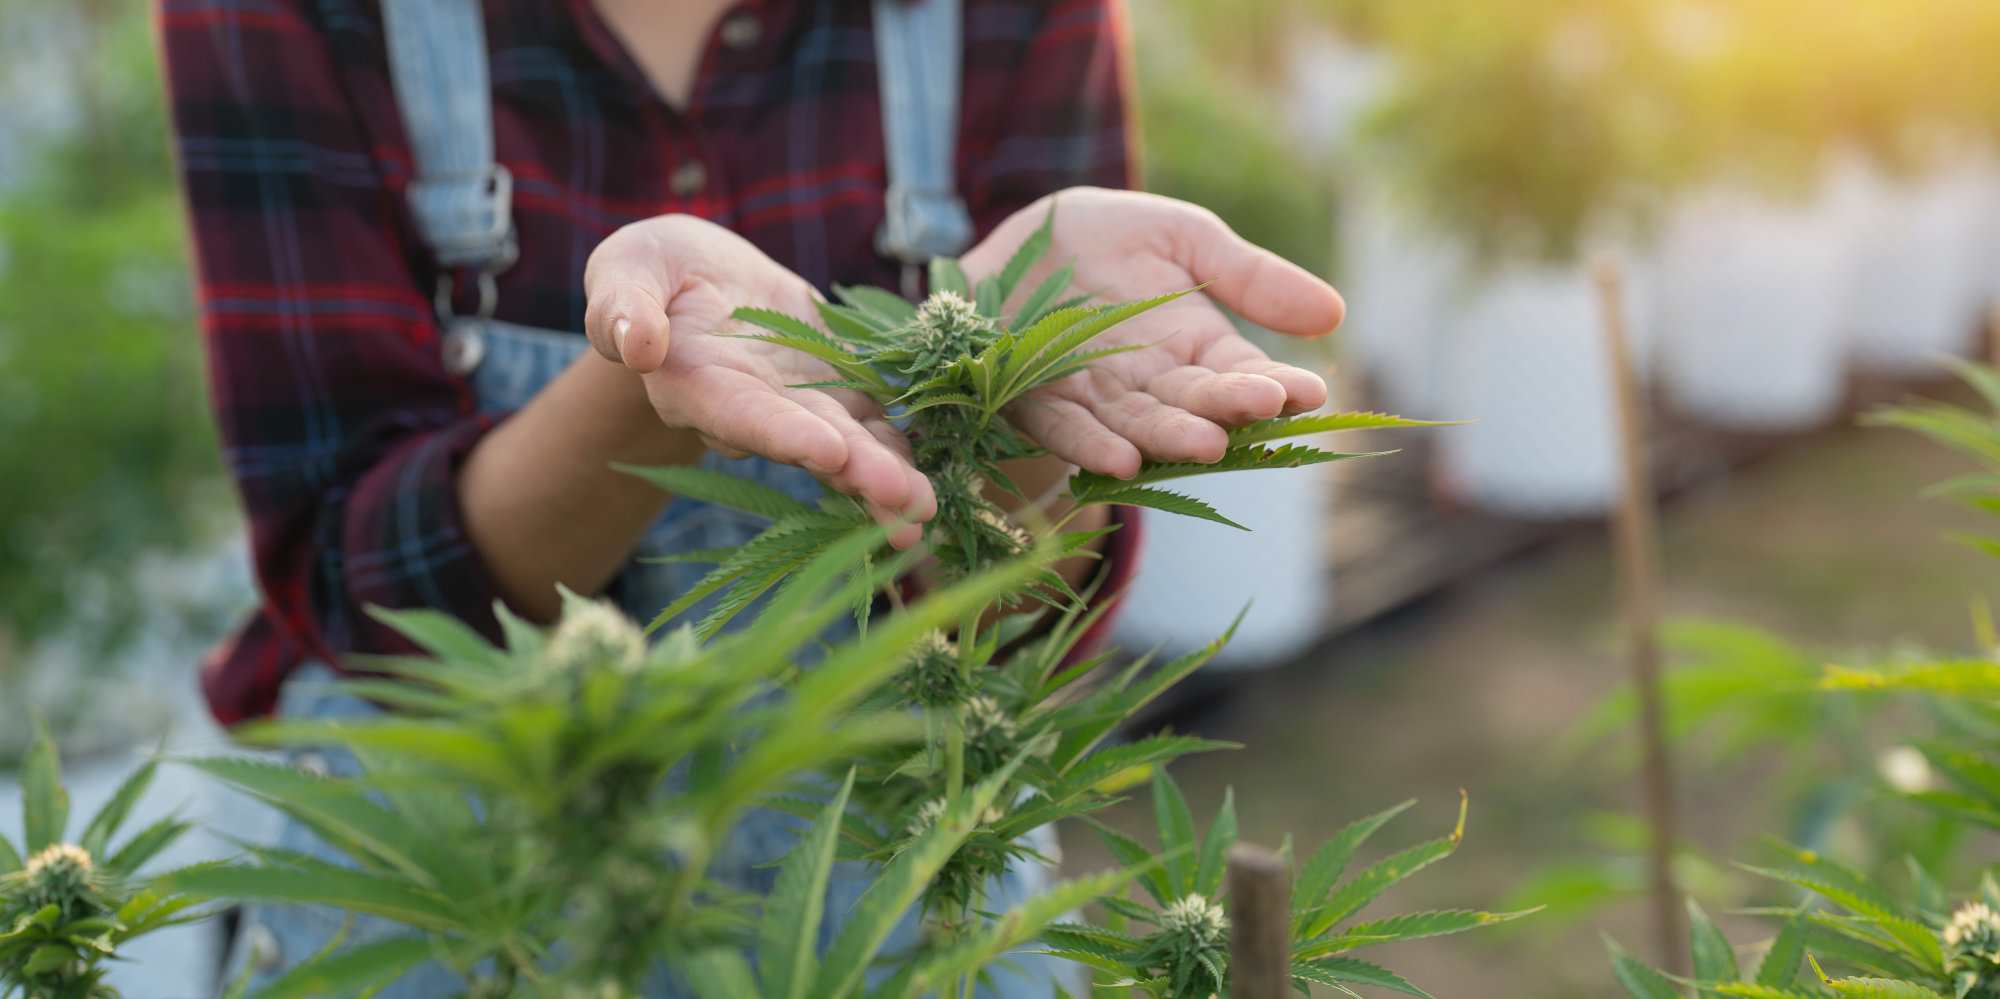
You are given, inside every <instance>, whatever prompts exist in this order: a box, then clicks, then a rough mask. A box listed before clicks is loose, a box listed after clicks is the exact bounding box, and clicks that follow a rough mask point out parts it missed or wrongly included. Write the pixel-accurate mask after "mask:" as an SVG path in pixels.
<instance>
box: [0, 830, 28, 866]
mask: <svg viewBox="0 0 2000 999" xmlns="http://www.w3.org/2000/svg"><path fill="white" fill-rule="evenodd" d="M22 866H24V865H23V864H22V863H21V854H20V851H18V850H15V849H14V844H13V843H11V842H9V841H8V839H7V837H5V836H0V874H12V873H14V872H15V871H18V870H20V869H21V868H22Z"/></svg>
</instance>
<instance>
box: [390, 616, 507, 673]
mask: <svg viewBox="0 0 2000 999" xmlns="http://www.w3.org/2000/svg"><path fill="white" fill-rule="evenodd" d="M368 615H369V616H370V617H372V618H374V619H375V620H377V621H380V622H382V623H383V624H386V625H388V626H389V627H390V628H393V629H395V631H396V633H397V634H400V635H402V636H403V637H404V638H407V639H409V640H410V641H411V642H413V643H415V644H416V646H417V647H418V648H420V649H423V650H424V651H425V652H428V653H430V654H431V655H434V656H437V657H438V658H440V659H447V660H451V661H454V662H458V663H464V664H466V665H468V666H484V667H487V668H489V669H496V670H497V669H501V668H504V667H505V666H506V665H507V657H506V655H505V654H504V653H502V652H501V651H500V650H499V649H496V648H494V647H493V646H492V645H491V644H490V643H488V642H487V641H486V639H485V638H483V637H481V636H480V634H479V633H478V632H476V631H474V630H472V628H471V626H469V625H467V624H465V623H464V622H463V621H460V620H458V619H457V618H455V617H452V616H451V615H449V614H441V613H439V612H437V611H430V610H391V609H389V608H387V607H376V606H373V605H371V606H369V608H368Z"/></svg>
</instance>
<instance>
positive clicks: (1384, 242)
mask: <svg viewBox="0 0 2000 999" xmlns="http://www.w3.org/2000/svg"><path fill="white" fill-rule="evenodd" d="M1344 205H1345V207H1344V209H1343V211H1342V213H1341V217H1340V219H1339V233H1338V235H1339V238H1340V244H1341V258H1342V260H1343V262H1344V265H1345V266H1344V269H1343V273H1342V275H1341V277H1340V280H1339V282H1338V284H1339V286H1340V290H1341V293H1342V294H1343V295H1345V296H1346V298H1347V319H1346V321H1345V322H1343V323H1342V324H1341V336H1342V337H1343V340H1342V344H1343V345H1344V346H1345V347H1346V348H1347V356H1348V357H1349V358H1350V359H1351V360H1352V361H1354V362H1355V363H1357V364H1359V365H1360V367H1361V370H1362V372H1364V373H1365V374H1366V375H1367V376H1368V377H1369V379H1370V381H1371V382H1372V383H1373V384H1374V385H1375V386H1376V388H1377V389H1378V390H1379V392H1380V398H1379V399H1377V400H1375V403H1376V405H1377V406H1378V407H1379V408H1383V409H1387V410H1389V411H1391V412H1394V413H1398V414H1400V415H1404V416H1410V417H1417V418H1427V417H1431V416H1433V415H1434V414H1435V413H1436V412H1437V411H1438V406H1439V405H1440V403H1441V401H1442V391H1443V378H1444V370H1443V361H1444V358H1443V349H1442V347H1443V344H1442V343H1441V339H1442V336H1443V333H1444V324H1445V322H1446V318H1447V306H1448V302H1449V300H1450V298H1451V297H1452V294H1453V289H1454V288H1456V287H1457V285H1458V282H1459V280H1460V275H1461V274H1462V272H1463V263H1462V261H1463V259H1464V253H1463V252H1462V251H1461V250H1460V249H1459V247H1457V246H1455V245H1453V244H1451V243H1449V242H1446V241H1445V240H1443V239H1440V238H1438V237H1436V236H1435V235H1433V234H1431V233H1429V232H1427V231H1426V230H1425V229H1424V228H1423V227H1422V226H1421V225H1420V224H1418V223H1416V222H1414V221H1411V220H1409V219H1407V218H1405V217H1403V215H1402V214H1401V213H1400V212H1399V211H1398V210H1397V209H1395V208H1394V207H1392V206H1391V205H1389V204H1388V203H1387V202H1386V199H1384V198H1381V197H1379V196H1376V195H1372V194H1370V193H1369V192H1368V190H1367V188H1366V187H1365V186H1363V185H1355V187H1354V188H1353V190H1352V192H1351V193H1350V195H1349V196H1348V197H1347V198H1346V199H1344Z"/></svg>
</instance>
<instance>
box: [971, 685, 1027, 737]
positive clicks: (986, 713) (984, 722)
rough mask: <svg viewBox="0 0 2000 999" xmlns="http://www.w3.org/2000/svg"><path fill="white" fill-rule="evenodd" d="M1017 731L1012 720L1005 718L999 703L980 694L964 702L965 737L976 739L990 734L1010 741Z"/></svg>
mask: <svg viewBox="0 0 2000 999" xmlns="http://www.w3.org/2000/svg"><path fill="white" fill-rule="evenodd" d="M1018 729H1019V726H1017V725H1015V724H1014V719H1012V718H1009V717H1007V712H1006V711H1005V710H1004V709H1003V708H1001V707H1000V702H999V701H996V700H994V699H993V698H991V697H987V696H986V695H984V694H981V695H979V696H978V697H974V698H973V699H971V700H969V701H966V702H965V732H966V734H967V735H969V736H971V737H973V738H975V739H976V738H979V737H980V736H983V735H986V734H987V733H989V732H991V733H994V734H996V735H999V736H1002V737H1003V738H1007V739H1012V738H1013V737H1014V734H1015V732H1016V731H1017V730H1018Z"/></svg>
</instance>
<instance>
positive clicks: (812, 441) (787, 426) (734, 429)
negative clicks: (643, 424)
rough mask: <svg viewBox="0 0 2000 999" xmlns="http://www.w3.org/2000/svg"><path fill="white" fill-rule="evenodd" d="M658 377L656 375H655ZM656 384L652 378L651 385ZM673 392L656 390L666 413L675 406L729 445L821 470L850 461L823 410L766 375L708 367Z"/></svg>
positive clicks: (727, 447)
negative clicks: (803, 401)
mask: <svg viewBox="0 0 2000 999" xmlns="http://www.w3.org/2000/svg"><path fill="white" fill-rule="evenodd" d="M656 377H657V376H656ZM654 387H655V386H654V385H653V384H652V382H651V380H649V383H648V388H649V389H652V388H654ZM667 391H669V392H670V397H669V398H668V399H666V400H663V399H662V398H661V396H660V394H657V393H656V394H654V396H653V400H654V404H655V405H656V406H660V407H661V408H662V415H666V414H667V410H668V409H669V408H671V409H672V410H674V411H675V415H677V416H683V417H684V422H683V421H682V420H677V419H669V420H668V423H669V425H682V426H690V427H693V428H694V429H695V430H697V431H698V432H700V433H701V434H702V435H703V436H704V437H707V438H708V439H710V440H713V441H715V442H716V443H718V444H720V445H721V446H722V448H723V449H725V453H727V452H728V451H735V452H739V453H741V452H747V453H749V454H756V455H762V456H763V457H766V458H769V459H771V460H772V461H776V462H780V463H782V464H786V465H797V466H799V467H801V468H804V469H807V470H808V471H812V472H815V473H818V474H822V475H830V474H833V473H834V472H837V471H839V470H840V469H841V468H842V467H844V466H845V465H846V464H847V462H848V454H847V442H846V440H845V439H844V438H843V437H842V436H841V434H840V432H839V431H838V430H836V429H835V428H834V427H832V426H830V425H828V423H827V421H826V420H825V419H824V418H822V417H821V416H820V415H819V414H816V413H814V412H812V411H811V410H808V409H807V408H806V407H804V406H801V405H799V404H798V403H797V402H795V401H793V400H791V399H788V398H786V397H785V396H784V395H783V394H781V393H780V392H779V391H778V390H776V389H774V388H772V387H771V386H770V385H769V384H768V383H766V382H764V381H763V380H762V379H759V378H756V377H754V376H752V375H748V374H745V373H743V372H741V371H735V370H731V369H729V368H720V367H706V368H700V369H696V370H694V371H691V372H688V373H686V374H684V375H682V376H681V377H679V378H676V379H674V381H673V384H672V385H671V386H668V387H667Z"/></svg>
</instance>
